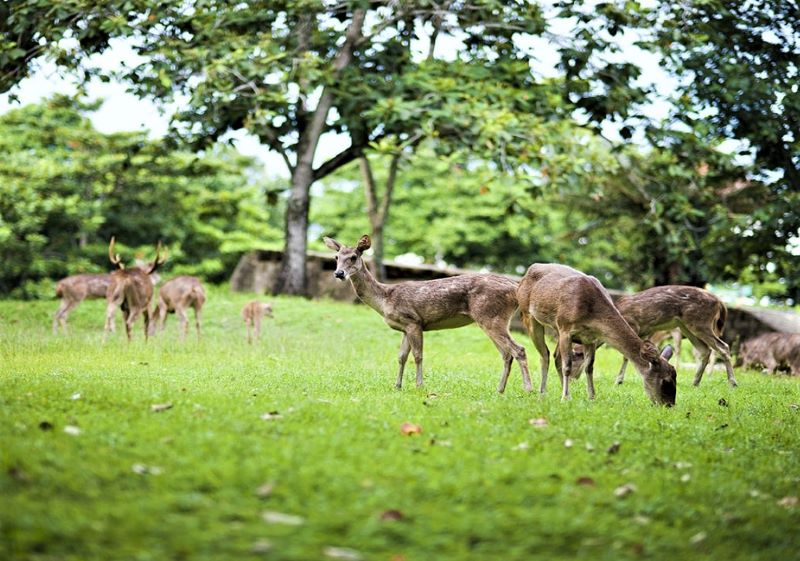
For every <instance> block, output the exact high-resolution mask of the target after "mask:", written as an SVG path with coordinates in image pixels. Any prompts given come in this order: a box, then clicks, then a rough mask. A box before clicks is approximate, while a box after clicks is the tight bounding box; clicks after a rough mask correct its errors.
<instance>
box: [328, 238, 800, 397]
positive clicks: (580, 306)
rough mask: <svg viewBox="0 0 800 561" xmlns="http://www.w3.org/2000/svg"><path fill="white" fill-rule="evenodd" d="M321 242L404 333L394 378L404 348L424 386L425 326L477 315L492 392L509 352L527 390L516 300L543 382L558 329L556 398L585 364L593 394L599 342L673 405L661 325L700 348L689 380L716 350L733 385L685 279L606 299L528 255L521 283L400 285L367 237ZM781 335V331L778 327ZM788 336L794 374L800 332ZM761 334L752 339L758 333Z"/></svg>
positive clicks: (707, 307)
mask: <svg viewBox="0 0 800 561" xmlns="http://www.w3.org/2000/svg"><path fill="white" fill-rule="evenodd" d="M323 240H324V242H325V245H326V246H327V247H328V248H330V249H332V250H333V251H335V252H336V271H335V273H334V276H335V277H336V278H337V279H339V280H342V281H344V280H345V279H349V280H350V282H351V284H352V286H353V289H354V290H355V292H356V295H357V296H358V297H359V299H361V301H363V302H364V303H365V304H367V305H368V306H370V307H371V308H373V309H374V310H375V311H376V312H378V313H379V314H380V315H381V316H382V317H383V319H384V321H385V322H386V324H387V325H388V326H389V327H391V328H392V329H394V330H396V331H400V332H402V333H403V339H402V342H401V344H400V353H399V356H398V361H399V370H398V372H397V383H396V387H397V388H400V387H401V386H402V384H403V370H404V369H405V364H406V360H407V358H408V354H409V352H411V354H413V356H414V362H415V364H416V375H417V378H416V382H417V386H421V385H422V381H423V380H422V334H423V332H424V331H433V330H437V329H450V328H455V327H461V326H464V325H468V324H471V323H476V324H477V325H478V326H479V327H480V328H481V329H482V330H483V331H484V333H486V335H487V336H488V337H489V338H490V339H491V340H492V342H493V343H494V344H495V346H496V347H497V350H498V351H499V352H500V355H501V356H502V359H503V372H502V375H501V376H500V384H499V386H498V388H497V389H498V391H499V392H503V391H504V390H505V387H506V383H507V381H508V376H509V372H510V370H511V363H512V362H513V361H514V360H516V361H517V364H519V368H520V370H521V372H522V384H523V387H524V389H525V390H526V391H531V389H532V385H531V379H530V373H529V372H528V363H527V359H526V355H525V349H524V348H523V347H522V346H521V345H519V344H518V343H516V342H515V341H514V340H513V339H512V338H511V335H510V333H509V323H510V321H511V317H512V315H513V314H514V313H515V312H516V310H517V309H519V310H520V315H521V318H522V322H523V325H524V326H525V328H526V329H527V331H528V334H529V335H530V337H531V339H532V340H533V344H534V346H535V347H536V350H537V352H538V353H539V357H540V366H541V385H540V387H539V391H540V392H542V393H544V391H545V388H546V386H547V371H548V368H549V362H550V351H549V349H548V348H547V344H546V342H545V328H550V329H552V330H553V331H555V334H556V347H555V352H554V360H555V367H556V371H557V372H558V374H559V378H560V380H561V390H562V393H561V395H562V399H567V398H568V397H569V382H570V379H576V378H577V377H578V376H579V375H580V373H581V371H582V370H583V369H584V367H585V370H586V381H587V388H588V394H589V399H593V398H594V396H595V388H594V378H593V374H594V355H595V350H596V349H597V347H598V346H600V345H602V344H603V343H607V344H609V345H610V346H612V347H614V348H615V349H617V350H618V351H620V352H621V353H622V355H623V357H624V359H625V360H624V362H623V364H622V368H621V370H620V373H619V375H618V376H617V379H616V383H617V384H621V383H622V382H623V379H624V372H625V366H626V365H627V363H628V361H630V362H632V363H633V365H634V366H635V367H636V369H637V370H638V371H639V373H640V374H641V376H642V378H643V380H644V389H645V392H646V393H647V395H648V397H650V399H651V400H652V401H653V402H655V403H658V404H663V405H667V406H671V405H674V404H675V393H676V371H675V368H674V367H673V366H672V365H671V364H670V363H669V362H668V361H669V359H670V358H671V357H672V354H673V350H672V347H671V346H669V345H667V346H666V347H664V349H663V350H662V351H661V352H660V353H659V351H658V349H657V348H656V346H655V345H654V344H653V343H652V342H651V341H650V338H651V337H653V336H654V335H656V334H657V333H659V332H664V331H667V330H679V331H680V333H681V334H682V335H683V336H684V337H686V338H688V339H689V340H690V341H691V342H692V344H693V345H694V347H695V349H696V350H697V351H698V352H699V354H700V363H699V364H698V367H697V371H696V372H695V376H694V385H695V386H697V385H699V384H700V381H701V379H702V377H703V372H704V371H705V370H706V367H707V365H708V362H709V356H710V354H711V352H712V351H714V352H715V353H717V355H718V356H719V357H720V358H721V359H722V361H723V362H724V364H725V369H726V371H727V376H728V382H729V384H730V385H731V386H734V387H735V386H737V382H736V378H735V377H734V374H733V365H732V363H731V357H730V350H729V348H728V345H727V344H726V343H725V342H724V341H723V340H722V339H721V338H720V336H721V335H722V331H723V329H724V327H725V320H726V317H727V309H726V308H725V305H724V304H723V303H722V301H721V300H720V299H719V298H717V297H716V296H714V295H713V294H711V293H710V292H708V291H706V290H703V289H700V288H695V287H691V286H659V287H655V288H651V289H648V290H645V291H642V292H639V293H637V294H632V295H629V296H625V297H623V298H621V299H620V300H618V301H617V302H616V303H614V302H613V301H612V299H611V296H610V295H609V293H608V291H607V290H606V289H605V288H604V287H603V285H602V284H600V282H599V281H598V280H597V279H596V278H594V277H592V276H589V275H586V274H584V273H582V272H580V271H577V270H575V269H573V268H571V267H567V266H565V265H557V264H550V263H548V264H544V263H535V264H533V265H531V266H530V267H529V268H528V271H527V272H526V274H525V276H524V277H523V279H522V281H521V282H519V283H518V282H516V281H515V280H512V279H510V278H508V277H505V276H502V275H496V274H491V273H481V274H465V275H458V276H454V277H449V278H444V279H436V280H429V281H407V282H401V283H398V284H383V283H380V282H378V281H377V280H376V279H375V277H374V276H373V275H372V273H371V272H370V270H369V268H368V267H366V266H365V265H364V260H363V253H364V252H365V251H366V250H368V249H369V248H370V244H371V242H370V238H369V236H362V237H361V239H360V240H359V241H358V243H357V244H356V246H355V247H348V246H345V245H343V244H341V243H339V242H337V241H336V240H334V239H332V238H327V237H326V238H323ZM769 335H774V334H769ZM778 335H780V336H782V337H784V339H785V335H784V334H778ZM789 337H790V338H791V337H795V338H796V340H794V342H793V343H789V344H788V345H785V346H786V347H788V348H789V350H790V351H791V349H793V352H794V355H796V356H795V359H796V360H797V368H796V369H794V363H793V362H792V361H791V360H788V363H789V366H791V367H792V368H793V369H794V372H795V373H798V374H800V335H795V336H789ZM759 339H760V338H759ZM748 343H750V342H746V343H745V344H744V345H743V349H748V348H749V349H750V355H749V356H748V355H747V354H746V353H745V352H743V353H742V354H743V357H744V359H745V361H746V362H747V361H749V363H751V364H758V363H762V364H766V365H767V366H768V367H772V368H773V369H774V368H777V365H778V364H779V363H781V362H784V363H786V362H787V359H786V358H785V356H784V355H785V352H789V351H785V352H784V355H782V356H781V357H774V358H770V359H766V358H764V357H765V356H767V355H769V356H774V355H775V352H776V350H775V349H776V346H775V345H771V346H770V345H764V344H761V343H759V342H758V340H755V341H753V344H749V345H748Z"/></svg>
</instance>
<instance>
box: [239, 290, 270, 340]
mask: <svg viewBox="0 0 800 561" xmlns="http://www.w3.org/2000/svg"><path fill="white" fill-rule="evenodd" d="M265 315H266V316H267V317H269V318H271V317H272V304H269V303H267V302H259V301H258V300H253V301H252V302H248V303H247V304H245V306H244V308H242V319H244V324H245V325H246V326H247V342H248V343H251V344H252V343H253V329H254V328H255V332H256V341H258V340H259V339H261V319H262V318H263V317H264V316H265Z"/></svg>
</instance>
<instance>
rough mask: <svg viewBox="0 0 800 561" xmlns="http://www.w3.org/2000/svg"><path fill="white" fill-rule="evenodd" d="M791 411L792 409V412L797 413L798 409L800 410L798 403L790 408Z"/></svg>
mask: <svg viewBox="0 0 800 561" xmlns="http://www.w3.org/2000/svg"><path fill="white" fill-rule="evenodd" d="M789 409H791V410H792V411H797V410H798V409H800V405H798V404H796V403H792V404H791V405H790V406H789Z"/></svg>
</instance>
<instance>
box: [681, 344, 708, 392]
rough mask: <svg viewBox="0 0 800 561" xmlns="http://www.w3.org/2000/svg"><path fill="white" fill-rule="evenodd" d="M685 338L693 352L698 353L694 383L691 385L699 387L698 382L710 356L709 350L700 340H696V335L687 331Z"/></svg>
mask: <svg viewBox="0 0 800 561" xmlns="http://www.w3.org/2000/svg"><path fill="white" fill-rule="evenodd" d="M686 336H687V338H688V339H689V341H690V342H691V343H692V345H693V346H694V348H695V350H696V351H697V352H698V353H700V363H699V364H698V365H697V371H696V372H695V373H694V381H693V382H692V385H694V386H699V385H700V381H701V380H702V379H703V372H704V371H705V369H706V366H707V365H708V358H709V355H710V354H711V349H710V348H709V347H708V345H706V344H705V343H704V342H703V341H702V340H701V339H700V338H698V336H697V334H696V333H692V332H690V331H687V332H686Z"/></svg>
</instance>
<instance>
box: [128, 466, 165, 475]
mask: <svg viewBox="0 0 800 561" xmlns="http://www.w3.org/2000/svg"><path fill="white" fill-rule="evenodd" d="M131 471H133V473H135V474H137V475H161V472H162V470H161V468H160V467H158V466H148V465H145V464H133V465H132V466H131Z"/></svg>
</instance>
